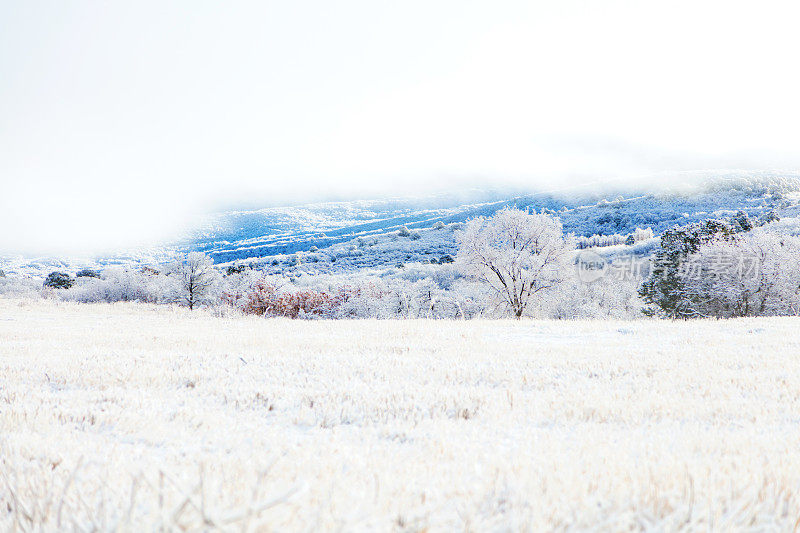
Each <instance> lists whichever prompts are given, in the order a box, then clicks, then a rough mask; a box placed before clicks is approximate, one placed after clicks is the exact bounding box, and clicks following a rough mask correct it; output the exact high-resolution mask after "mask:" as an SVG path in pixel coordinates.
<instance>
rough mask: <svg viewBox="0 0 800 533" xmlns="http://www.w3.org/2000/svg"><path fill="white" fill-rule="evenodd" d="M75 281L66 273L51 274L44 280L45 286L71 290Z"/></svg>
mask: <svg viewBox="0 0 800 533" xmlns="http://www.w3.org/2000/svg"><path fill="white" fill-rule="evenodd" d="M74 284H75V280H74V279H72V277H71V276H70V275H69V274H67V273H66V272H51V273H50V274H48V275H47V277H46V278H45V280H44V286H45V287H50V288H52V289H69V288H70V287H72V286H73V285H74Z"/></svg>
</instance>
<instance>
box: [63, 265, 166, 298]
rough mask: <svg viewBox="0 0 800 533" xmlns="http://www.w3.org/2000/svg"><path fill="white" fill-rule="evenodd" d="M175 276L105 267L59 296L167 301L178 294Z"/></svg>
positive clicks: (78, 279) (82, 279)
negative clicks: (96, 275) (101, 273)
mask: <svg viewBox="0 0 800 533" xmlns="http://www.w3.org/2000/svg"><path fill="white" fill-rule="evenodd" d="M179 289H180V287H179V280H178V278H177V277H176V276H170V275H165V274H151V273H147V272H142V271H140V270H134V269H125V268H108V269H106V270H104V271H103V276H102V278H94V277H88V276H82V277H80V278H77V280H76V283H75V285H74V286H73V287H71V288H70V289H69V290H66V291H62V292H60V293H59V296H60V297H61V299H63V300H69V301H75V302H82V303H95V302H134V301H136V302H147V303H171V302H174V301H175V299H176V298H177V295H178V294H179Z"/></svg>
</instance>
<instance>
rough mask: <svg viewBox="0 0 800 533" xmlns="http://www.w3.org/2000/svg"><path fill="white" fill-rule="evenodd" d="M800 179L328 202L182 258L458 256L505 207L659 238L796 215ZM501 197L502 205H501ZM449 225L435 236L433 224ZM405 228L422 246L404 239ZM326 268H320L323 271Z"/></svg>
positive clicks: (596, 230) (276, 213)
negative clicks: (474, 231)
mask: <svg viewBox="0 0 800 533" xmlns="http://www.w3.org/2000/svg"><path fill="white" fill-rule="evenodd" d="M798 195H800V179H798V178H797V177H796V176H789V177H786V176H781V175H767V176H757V177H752V176H744V177H742V176H736V177H722V178H715V179H710V180H706V181H703V182H702V183H699V184H695V185H693V186H683V187H680V188H674V189H671V190H662V191H661V192H656V193H653V192H645V191H644V190H637V189H636V188H632V187H628V188H627V189H625V188H617V190H614V191H611V192H609V191H608V189H607V190H606V192H605V193H593V192H589V191H585V190H584V191H582V190H569V191H555V192H547V193H533V194H524V195H519V194H511V193H508V194H506V195H505V197H503V196H502V195H499V194H498V193H497V191H492V192H487V193H485V194H483V195H482V194H481V192H480V191H469V196H470V199H471V200H472V201H470V202H464V201H463V200H462V198H461V197H459V196H457V195H440V196H436V197H428V198H402V199H389V200H375V201H356V202H331V203H320V204H309V205H303V206H297V207H291V208H269V209H262V210H257V211H234V212H228V213H221V214H218V215H215V216H214V217H213V218H211V219H210V220H209V221H208V222H207V223H206V224H205V225H204V227H203V228H202V230H201V231H199V232H198V234H197V235H195V236H194V237H192V238H191V239H190V240H188V241H187V242H185V243H183V244H182V247H183V248H185V249H199V250H203V251H206V252H208V253H209V254H210V255H211V256H212V257H213V258H214V260H215V261H216V262H217V263H229V262H255V263H257V264H260V265H266V266H269V265H271V264H272V263H274V262H275V261H277V262H278V263H277V264H275V265H272V266H274V267H276V269H283V268H284V267H285V266H287V265H291V264H292V263H293V262H294V261H295V260H296V257H297V256H296V255H295V254H296V253H297V252H301V253H302V252H309V251H311V252H317V251H318V252H317V253H315V254H311V255H310V256H308V257H309V258H310V259H311V260H312V261H313V262H315V263H320V262H323V263H324V262H325V261H328V260H330V259H331V258H336V259H335V260H334V261H332V263H336V262H338V264H329V265H328V266H327V267H324V268H323V270H330V269H334V270H342V269H343V268H358V267H364V266H375V265H382V264H392V263H395V262H398V261H404V260H408V261H417V260H429V259H435V258H439V257H441V256H442V255H444V254H452V253H454V251H455V239H454V237H453V229H454V227H453V226H452V224H453V223H456V224H457V223H461V222H464V221H466V220H469V219H471V218H473V217H476V216H482V215H484V216H491V215H492V214H494V213H495V212H496V211H498V210H499V209H502V208H503V207H506V206H515V207H518V208H521V209H529V210H536V211H543V210H544V211H547V212H552V213H554V214H557V215H558V216H559V218H560V219H561V221H562V222H563V224H564V229H565V231H567V232H572V233H575V234H576V235H584V236H590V235H593V234H600V235H609V234H614V233H619V234H627V233H631V232H633V231H634V230H635V229H636V228H646V227H649V228H652V229H653V231H654V232H655V234H656V235H658V234H660V233H662V232H663V231H665V230H667V229H668V228H670V227H672V226H675V225H682V224H687V223H690V222H696V221H698V220H704V219H707V218H715V217H724V216H730V215H733V214H735V213H736V212H738V211H744V212H745V213H747V214H748V215H750V216H753V217H759V216H762V215H764V214H765V213H766V212H768V211H776V212H777V213H778V214H781V213H783V214H784V216H785V215H791V214H794V213H795V211H796V208H795V206H796V205H797V200H798ZM498 196H500V197H499V198H498ZM439 222H441V223H444V224H446V225H450V226H449V227H448V228H447V229H444V230H432V229H431V228H433V227H434V225H435V224H437V223H439ZM403 226H405V227H407V228H409V229H410V230H412V232H416V233H417V234H418V235H419V237H420V238H419V239H416V240H412V239H411V238H408V237H406V238H403V237H398V235H397V231H398V230H399V229H401V228H402V227H403ZM318 267H321V268H322V265H318Z"/></svg>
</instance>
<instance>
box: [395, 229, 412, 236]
mask: <svg viewBox="0 0 800 533" xmlns="http://www.w3.org/2000/svg"><path fill="white" fill-rule="evenodd" d="M397 235H399V236H400V237H410V236H411V230H409V229H408V228H407V227H406V226H402V227H401V228H400V229H399V230H397Z"/></svg>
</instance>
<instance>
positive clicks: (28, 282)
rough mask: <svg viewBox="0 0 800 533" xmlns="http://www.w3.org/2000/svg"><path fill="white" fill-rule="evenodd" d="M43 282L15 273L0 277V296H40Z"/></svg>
mask: <svg viewBox="0 0 800 533" xmlns="http://www.w3.org/2000/svg"><path fill="white" fill-rule="evenodd" d="M41 289H42V284H41V282H39V281H37V280H35V279H33V278H29V277H18V276H15V275H13V274H9V275H7V276H2V277H0V296H8V297H13V298H38V297H40V295H41V292H40V291H41Z"/></svg>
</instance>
